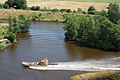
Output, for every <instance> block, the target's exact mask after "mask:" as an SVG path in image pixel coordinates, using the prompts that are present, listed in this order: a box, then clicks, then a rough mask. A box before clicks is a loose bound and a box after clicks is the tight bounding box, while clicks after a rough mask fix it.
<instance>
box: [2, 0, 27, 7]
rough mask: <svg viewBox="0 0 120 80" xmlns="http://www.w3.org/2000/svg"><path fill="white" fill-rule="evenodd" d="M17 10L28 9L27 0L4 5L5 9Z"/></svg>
mask: <svg viewBox="0 0 120 80" xmlns="http://www.w3.org/2000/svg"><path fill="white" fill-rule="evenodd" d="M11 7H12V8H15V9H26V8H27V1H26V0H8V1H6V2H5V4H4V8H6V9H8V8H11Z"/></svg>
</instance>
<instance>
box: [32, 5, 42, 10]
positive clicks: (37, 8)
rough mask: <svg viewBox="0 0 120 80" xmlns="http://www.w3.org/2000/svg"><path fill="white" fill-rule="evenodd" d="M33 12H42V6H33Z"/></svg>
mask: <svg viewBox="0 0 120 80" xmlns="http://www.w3.org/2000/svg"><path fill="white" fill-rule="evenodd" d="M31 10H35V11H38V10H40V6H32V7H31Z"/></svg>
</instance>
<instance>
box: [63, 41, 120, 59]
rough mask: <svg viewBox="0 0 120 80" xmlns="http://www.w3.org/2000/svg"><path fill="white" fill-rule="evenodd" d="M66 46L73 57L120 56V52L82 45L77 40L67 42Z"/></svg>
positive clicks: (97, 57)
mask: <svg viewBox="0 0 120 80" xmlns="http://www.w3.org/2000/svg"><path fill="white" fill-rule="evenodd" d="M65 48H66V50H67V53H68V55H69V57H70V58H71V59H76V58H79V59H81V60H85V59H101V58H106V57H113V56H116V57H119V56H120V52H110V51H102V50H99V49H93V48H86V47H80V46H78V44H77V43H76V42H72V41H70V42H65Z"/></svg>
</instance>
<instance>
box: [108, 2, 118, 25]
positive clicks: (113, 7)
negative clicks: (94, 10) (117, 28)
mask: <svg viewBox="0 0 120 80" xmlns="http://www.w3.org/2000/svg"><path fill="white" fill-rule="evenodd" d="M107 9H108V19H109V20H110V21H111V22H113V23H114V24H116V23H117V21H118V20H119V19H120V8H119V5H118V4H112V3H111V4H109V6H108V7H107Z"/></svg>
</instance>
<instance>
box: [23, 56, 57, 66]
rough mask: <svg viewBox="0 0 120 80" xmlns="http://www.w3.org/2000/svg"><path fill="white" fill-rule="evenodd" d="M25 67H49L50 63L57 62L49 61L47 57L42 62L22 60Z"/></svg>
mask: <svg viewBox="0 0 120 80" xmlns="http://www.w3.org/2000/svg"><path fill="white" fill-rule="evenodd" d="M22 64H23V65H24V66H25V67H47V66H48V65H57V64H55V63H48V59H47V57H46V58H45V59H43V60H41V61H40V62H22Z"/></svg>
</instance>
